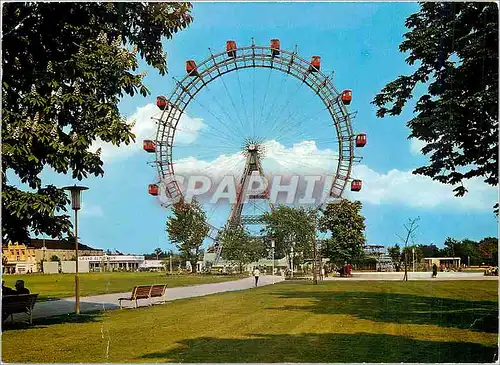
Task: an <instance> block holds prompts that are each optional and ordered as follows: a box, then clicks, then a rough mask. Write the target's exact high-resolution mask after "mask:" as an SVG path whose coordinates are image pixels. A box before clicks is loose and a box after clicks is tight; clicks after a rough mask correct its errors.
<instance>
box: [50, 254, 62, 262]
mask: <svg viewBox="0 0 500 365" xmlns="http://www.w3.org/2000/svg"><path fill="white" fill-rule="evenodd" d="M50 261H52V262H55V261H61V259H60V258H59V256H57V255H52V256H50Z"/></svg>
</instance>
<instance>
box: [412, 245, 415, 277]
mask: <svg viewBox="0 0 500 365" xmlns="http://www.w3.org/2000/svg"><path fill="white" fill-rule="evenodd" d="M411 252H412V254H413V272H415V248H412V249H411Z"/></svg>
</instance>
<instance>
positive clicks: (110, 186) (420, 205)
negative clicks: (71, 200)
mask: <svg viewBox="0 0 500 365" xmlns="http://www.w3.org/2000/svg"><path fill="white" fill-rule="evenodd" d="M417 9H418V5H417V4H415V3H195V4H194V7H193V16H194V21H193V23H192V25H191V26H190V27H189V28H188V29H187V30H184V31H182V32H180V33H179V34H177V35H175V37H174V39H173V40H169V41H167V42H165V44H166V50H167V52H168V68H169V74H168V75H167V76H165V77H161V76H159V75H158V73H157V72H155V71H154V70H152V69H149V68H148V67H146V66H145V65H144V64H143V63H142V68H141V70H140V71H148V75H147V76H146V79H145V80H146V84H147V86H148V87H149V89H150V90H151V96H150V97H147V98H143V97H141V96H135V97H133V98H130V97H126V98H124V99H123V100H122V102H121V103H120V110H121V112H122V113H123V114H124V115H125V116H127V117H130V118H132V117H133V118H134V119H135V120H136V126H135V131H136V134H137V136H138V138H137V143H136V144H134V145H131V146H128V147H125V148H115V147H111V146H105V147H104V148H103V159H104V161H105V166H104V168H105V175H104V177H103V178H94V177H91V178H89V179H87V180H84V181H83V182H82V183H83V184H84V185H86V186H88V187H89V190H88V191H86V192H84V193H83V208H82V210H81V214H80V220H79V233H80V236H81V239H82V241H83V242H84V243H86V244H88V245H90V246H93V247H98V248H103V249H108V248H109V249H118V250H120V251H122V252H127V253H147V252H151V251H152V250H153V249H154V248H155V247H161V248H162V249H165V250H168V249H171V248H172V246H171V244H170V242H169V241H168V239H167V236H166V234H165V221H166V218H167V216H168V214H169V211H168V210H167V209H165V208H162V207H161V206H160V205H159V203H158V201H157V199H155V198H154V197H152V196H150V195H148V193H147V186H148V184H150V183H153V182H156V181H157V176H156V169H155V168H154V167H153V166H150V165H149V164H148V163H149V162H151V161H153V155H151V154H147V153H146V152H144V151H143V150H142V140H143V139H147V138H154V135H155V132H156V131H155V128H154V125H153V124H152V122H151V120H150V119H149V117H150V116H151V115H153V114H155V113H156V111H157V110H156V109H155V107H154V106H153V105H151V104H152V103H154V101H155V97H156V95H165V96H167V97H168V96H169V94H170V93H171V91H172V89H173V85H174V83H173V81H172V77H176V78H177V79H181V78H182V77H183V76H184V72H185V71H184V67H185V65H184V62H185V60H186V59H194V60H197V61H199V62H201V61H202V60H203V59H205V58H207V57H208V56H209V55H210V53H209V51H208V48H209V47H210V48H211V49H212V50H213V52H214V53H216V52H217V53H218V52H221V51H223V50H224V49H225V43H226V40H229V39H232V40H235V41H236V43H237V44H238V45H250V44H251V38H252V37H253V38H254V40H255V43H256V44H258V45H265V46H267V45H268V44H269V40H270V39H272V38H279V39H280V40H281V47H282V48H284V49H285V48H286V49H290V50H291V49H293V47H294V46H295V45H297V47H298V54H299V55H301V56H302V57H304V58H306V59H309V58H310V57H311V56H313V55H320V56H321V58H322V71H323V72H325V73H330V72H332V71H333V72H334V78H333V81H334V84H335V86H336V87H337V88H338V89H341V90H342V89H347V88H349V89H352V90H353V102H352V104H351V106H350V110H351V111H357V112H358V114H357V116H356V118H355V119H354V121H353V127H354V130H355V131H356V132H364V133H367V135H368V144H367V146H366V147H365V148H363V149H361V150H358V151H357V152H358V154H359V155H361V156H362V157H363V159H362V161H361V163H359V164H357V166H355V167H354V170H353V174H354V176H355V177H359V178H360V179H362V180H363V183H364V185H363V190H362V191H361V192H360V193H356V194H354V193H351V192H348V194H347V195H346V196H347V197H348V198H352V199H359V200H361V201H362V202H363V203H364V207H363V214H364V215H365V217H366V224H367V230H366V236H367V240H368V243H369V244H381V245H386V246H388V245H393V244H395V243H396V242H397V239H396V236H395V233H398V234H402V233H403V227H402V225H403V224H404V223H405V222H406V220H407V219H408V218H409V217H416V216H420V218H421V220H420V228H419V230H418V232H417V236H416V243H423V244H428V243H431V242H433V243H435V244H437V245H439V246H442V243H443V241H444V239H445V238H446V237H447V236H452V237H455V238H457V239H462V238H470V239H476V240H478V239H481V238H483V237H485V236H497V220H496V218H495V217H494V215H493V213H492V206H493V204H494V203H495V201H496V199H497V191H496V189H495V188H492V187H488V186H486V185H485V184H483V183H482V182H481V181H471V182H469V183H468V184H467V187H468V188H469V189H470V194H469V195H468V196H467V197H465V198H454V197H453V192H452V188H451V187H450V186H444V185H441V184H439V183H437V182H432V181H431V180H430V179H428V178H426V177H421V176H415V175H412V174H411V170H412V169H414V168H416V167H419V166H421V165H422V164H425V163H426V161H427V158H426V157H425V156H423V155H422V154H421V153H420V152H419V149H420V148H421V147H422V146H421V144H419V143H418V142H416V141H409V140H408V139H407V136H408V134H409V130H408V128H407V127H406V126H405V124H406V121H407V120H409V119H410V118H411V116H412V108H411V106H412V104H410V105H409V107H407V108H406V110H405V112H404V113H403V114H402V115H401V116H398V117H392V118H384V119H379V118H376V116H375V108H374V106H373V105H371V104H370V102H371V100H372V99H373V96H374V95H375V94H376V93H377V92H379V91H380V89H381V88H382V87H383V86H384V85H385V84H386V83H387V82H389V81H392V80H393V79H394V78H396V77H397V76H399V75H402V74H408V73H409V72H410V71H411V68H410V67H409V66H408V65H406V63H405V61H404V59H405V55H403V54H401V53H399V51H398V46H399V44H400V43H401V40H402V39H403V34H404V33H405V32H406V31H407V29H406V28H405V27H404V22H405V19H406V18H407V16H408V15H410V14H411V13H413V12H415V11H416V10H417ZM233 74H234V73H233ZM233 74H229V75H228V76H227V78H225V80H226V81H225V82H226V85H225V86H226V87H227V89H229V94H230V95H231V96H232V98H233V101H232V102H231V100H230V97H228V93H226V91H225V90H224V87H225V86H224V84H223V83H220V82H214V83H213V85H212V84H211V85H210V86H209V90H203V91H202V92H200V94H199V96H198V97H197V100H198V101H197V102H196V103H191V104H190V106H189V108H188V110H187V117H186V118H187V119H186V125H185V130H186V133H185V134H184V135H180V136H178V142H179V143H178V145H179V147H178V148H176V149H175V150H174V160H176V159H177V162H178V166H179V168H180V169H181V170H182V169H183V168H187V167H186V166H187V164H188V161H195V163H196V164H197V166H200V161H202V162H204V163H205V165H206V166H207V169H210V170H211V171H213V170H214V169H215V168H219V167H220V166H223V165H224V166H226V165H225V164H229V162H227V161H229V157H227V156H232V157H231V158H233V160H231V161H233V162H234V161H235V160H234V156H236V155H237V153H238V150H237V146H240V145H241V142H242V140H240V139H238V138H236V137H235V138H234V139H232V140H227V141H223V140H222V139H221V138H220V135H219V136H217V135H215V134H216V133H214V126H217V123H220V122H219V119H218V120H215V119H214V117H213V115H212V114H210V113H209V110H212V112H213V114H216V115H219V117H220V119H224V120H225V119H226V117H227V119H228V120H229V119H232V118H233V119H236V116H235V115H236V114H235V113H236V110H239V111H240V112H241V110H242V109H241V108H240V106H241V107H243V106H245V107H248V108H247V109H245V111H244V112H243V113H242V116H240V119H241V120H242V123H243V124H244V120H246V121H248V120H252V117H251V115H252V113H257V115H258V114H259V112H262V111H264V113H266V112H267V113H270V115H271V116H272V117H271V119H273V110H274V111H278V112H276V115H275V118H274V119H273V120H275V121H276V123H277V124H276V125H277V126H278V127H277V130H283V129H284V128H285V129H286V126H287V123H289V120H290V117H289V115H291V116H296V115H301V118H302V115H303V116H304V119H300V118H299V117H297V119H296V120H297V121H303V123H302V124H300V125H299V126H297V128H296V129H294V130H293V133H291V134H289V135H288V136H287V138H288V137H289V138H288V139H286V138H285V137H284V136H281V135H280V136H278V135H274V134H273V133H275V130H276V129H275V130H273V131H270V130H269V128H268V129H266V126H261V128H260V130H259V131H257V133H256V134H257V135H258V137H261V138H262V139H263V140H265V141H271V140H273V141H275V142H276V141H277V143H278V142H279V143H280V144H279V148H280V149H281V150H280V151H282V152H283V153H282V154H281V155H280V156H281V157H280V158H282V159H284V160H281V161H278V163H277V164H275V165H276V166H272V161H271V162H269V164H268V165H266V162H263V164H264V167H266V166H267V167H268V168H269V169H273V168H278V166H281V167H280V168H283V169H286V170H294V168H300V166H302V167H304V166H306V165H307V166H309V165H311V166H312V165H314V164H315V163H317V164H318V166H316V167H318V169H321V168H323V169H324V170H328V169H331V167H329V165H328V162H327V161H326V160H325V162H323V160H322V159H323V158H324V156H325V154H326V152H329V151H331V149H334V147H335V144H332V141H333V139H334V138H335V135H334V134H333V133H334V130H333V129H326V128H327V127H326V126H327V124H325V123H327V120H326V118H327V116H326V115H325V114H324V113H323V114H322V113H321V108H320V104H319V101H318V100H317V99H315V98H314V96H313V94H312V93H311V92H310V91H308V90H305V89H303V88H301V87H300V83H298V82H297V81H295V80H288V79H286V78H284V77H283V76H282V75H281V74H279V73H276V72H274V73H269V71H267V70H253V69H250V70H247V71H244V72H241V73H239V75H233ZM268 78H269V80H270V82H269V85H270V86H269V87H267V86H266V85H267V83H266V82H267V80H268ZM296 90H298V91H296ZM263 93H268V97H267V100H266V103H264V98H263V96H262V94H263ZM259 97H260V99H259ZM271 100H272V101H271ZM253 101H255V102H253ZM232 103H235V104H236V108H234V107H233V106H232V105H231V104H232ZM270 103H275V104H270ZM287 103H288V104H287ZM252 104H253V105H252ZM274 105H276V107H275V106H274ZM207 106H208V108H207ZM221 106H222V107H224V106H227V109H226V111H224V110H222V108H221ZM266 108H268V109H269V110H267V109H266ZM281 110H283V111H284V112H283V113H280V112H279V111H281ZM315 111H317V112H318V113H317V114H316V112H315ZM226 112H227V113H226ZM244 113H247V115H246V119H245V117H243V114H244ZM287 113H289V114H287ZM313 113H314V114H313ZM227 114H230V115H227ZM308 115H315V117H314V118H310V120H308V119H307V118H305V117H307V116H308ZM316 115H317V116H316ZM256 119H259V117H257V118H256ZM280 123H282V124H281V126H280ZM235 125H236V124H235ZM219 127H221V126H220V125H219ZM211 128H212V129H211ZM235 128H236V127H235ZM271 129H272V128H271ZM245 130H246V129H245ZM181 134H182V133H181ZM278 134H279V133H278ZM325 135H326V136H327V137H325ZM193 136H195V137H196V138H195V139H194V140H193V138H194V137H193ZM191 137H193V138H191ZM278 137H283V138H281V139H279V138H278ZM311 141H313V143H312V145H311ZM226 142H227V143H226ZM306 142H308V143H309V144H307V143H306ZM306 147H307V148H311V151H312V152H311V156H313V158H309V159H307V156H305V154H301V151H302V152H303V151H304V148H306ZM307 148H306V151H307ZM223 154H224V155H225V156H226V157H227V160H224V158H225V157H221V155H223ZM271 154H272V153H271ZM286 154H288V155H286ZM306 154H307V153H306ZM275 157H276V156H275ZM301 158H303V159H302V160H300V159H301ZM189 159H191V160H189ZM299 160H300V161H299ZM221 161H225V162H224V163H221ZM283 161H285V162H283ZM294 164H295V165H294ZM319 165H321V166H319ZM232 167H234V169H233V170H232V171H235V172H237V171H239V170H238V165H237V164H236V163H235V164H234V166H232ZM282 171H284V170H282ZM43 179H44V180H43V181H44V182H45V183H53V184H56V185H61V186H63V185H66V184H73V183H74V181H73V180H72V179H71V176H58V175H56V174H55V173H53V172H51V171H50V170H48V169H47V170H46V171H44V173H43ZM205 208H206V210H207V213H209V215H210V219H211V220H212V223H214V224H219V223H220V222H223V221H224V219H225V218H224V217H225V214H227V212H226V211H224V209H214V207H213V206H209V205H207V206H206V207H205Z"/></svg>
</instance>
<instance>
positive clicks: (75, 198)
mask: <svg viewBox="0 0 500 365" xmlns="http://www.w3.org/2000/svg"><path fill="white" fill-rule="evenodd" d="M63 189H64V190H69V191H70V192H71V208H72V209H73V210H74V211H75V257H76V265H75V313H76V314H80V282H79V278H78V210H80V192H81V191H82V190H87V189H88V188H87V187H85V186H76V185H73V186H66V187H64V188H63Z"/></svg>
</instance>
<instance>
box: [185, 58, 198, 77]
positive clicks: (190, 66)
mask: <svg viewBox="0 0 500 365" xmlns="http://www.w3.org/2000/svg"><path fill="white" fill-rule="evenodd" d="M186 72H187V73H188V75H189V76H198V71H197V70H196V62H194V61H193V60H187V61H186Z"/></svg>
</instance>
